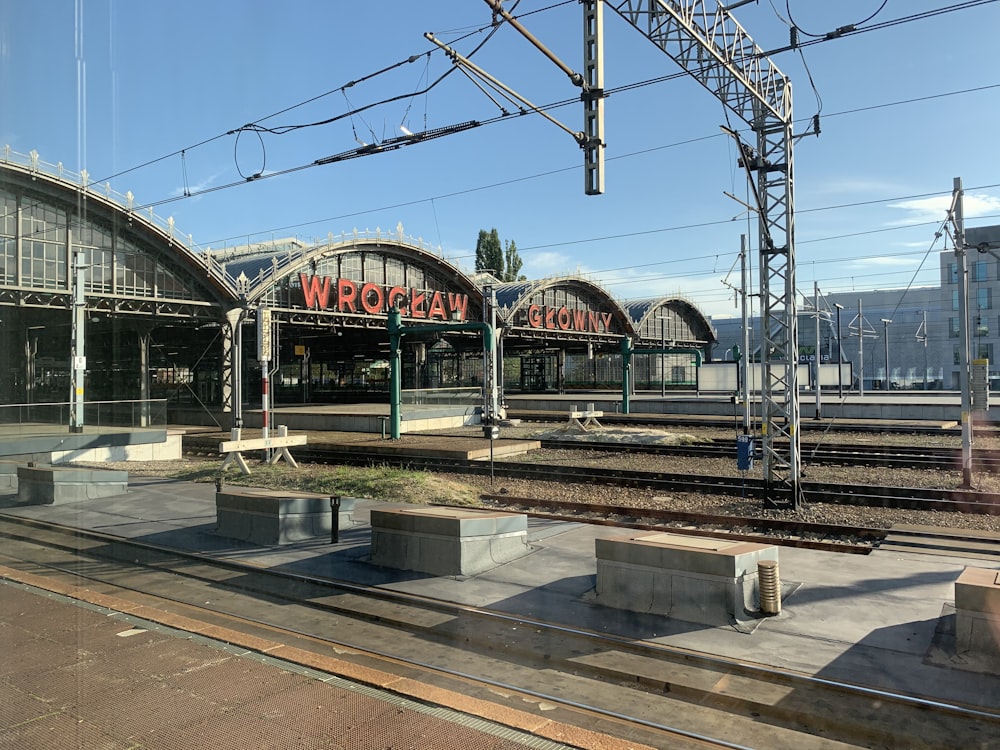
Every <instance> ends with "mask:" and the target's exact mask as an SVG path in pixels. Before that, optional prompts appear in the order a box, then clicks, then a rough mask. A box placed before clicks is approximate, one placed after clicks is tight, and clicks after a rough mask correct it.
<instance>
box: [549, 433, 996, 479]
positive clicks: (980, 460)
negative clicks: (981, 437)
mask: <svg viewBox="0 0 1000 750" xmlns="http://www.w3.org/2000/svg"><path fill="white" fill-rule="evenodd" d="M541 444H542V447H543V448H548V449H551V450H567V451H573V450H593V451H605V452H620V453H642V454H648V455H655V456H693V457H699V458H729V459H732V460H734V461H735V460H736V441H735V439H734V440H719V439H716V440H712V441H710V442H706V443H694V444H690V445H643V444H639V443H632V444H621V443H598V442H590V441H580V440H542V441H541ZM779 447H780V443H779ZM800 450H801V455H802V460H803V462H804V463H805V464H807V465H808V464H828V465H830V464H832V465H839V466H886V467H892V468H904V469H929V470H938V471H947V470H951V469H954V468H955V467H956V466H961V461H962V450H961V449H960V448H940V447H937V448H935V447H924V446H900V445H892V446H876V445H871V444H858V443H806V442H803V443H802V444H801V446H800ZM757 458H758V459H760V450H759V445H758V450H757ZM973 469H974V470H975V471H977V472H989V473H1000V454H998V453H997V452H996V451H982V450H979V451H976V452H975V453H974V454H973Z"/></svg>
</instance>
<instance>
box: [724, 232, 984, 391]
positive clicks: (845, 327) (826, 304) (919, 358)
mask: <svg viewBox="0 0 1000 750" xmlns="http://www.w3.org/2000/svg"><path fill="white" fill-rule="evenodd" d="M938 261H939V264H940V271H941V283H940V285H939V286H927V287H911V288H909V289H872V290H863V291H856V292H837V293H835V294H826V295H821V297H820V301H819V307H820V315H821V320H820V342H819V350H820V358H821V361H823V362H830V363H833V362H836V361H837V352H838V346H837V338H838V337H837V307H836V305H837V304H840V305H843V309H841V310H840V339H841V340H840V347H839V350H840V351H841V352H842V357H843V361H844V362H850V363H851V365H852V370H853V373H854V380H855V382H854V387H857V379H858V378H859V377H862V376H863V377H864V382H865V388H866V389H869V388H880V387H881V386H882V382H883V381H884V379H885V377H886V361H885V360H886V334H888V344H889V346H888V353H889V379H890V383H891V385H892V387H893V388H904V389H911V388H912V389H924V388H925V387H926V388H927V389H931V390H940V389H944V390H958V388H959V381H958V371H959V341H960V339H959V325H958V322H959V316H958V307H959V299H958V283H957V282H958V266H957V263H956V261H955V254H954V252H952V251H945V252H941V253H939V254H938ZM968 267H969V319H970V329H969V333H970V338H971V343H972V347H971V357H972V359H987V360H989V362H990V381H991V383H993V384H994V386H995V387H1000V367H997V365H996V364H995V361H996V357H995V351H996V350H997V349H998V348H1000V313H998V311H997V310H996V309H995V308H994V304H995V303H996V302H998V301H1000V262H998V261H997V259H996V258H994V257H993V256H992V255H983V254H979V253H976V252H975V251H972V252H971V253H970V255H969V262H968ZM813 302H814V300H813V297H812V296H811V295H806V296H804V298H803V299H801V300H800V302H799V315H798V328H799V354H800V361H803V360H808V359H809V358H810V356H811V355H813V354H814V352H815V347H816V322H815V321H816V316H815V311H814V305H813ZM859 310H860V313H859ZM859 314H860V315H861V316H863V323H860V322H859ZM884 320H891V321H892V322H891V323H888V324H886V323H884V322H883V321H884ZM712 325H713V326H714V327H715V329H716V332H717V336H718V339H717V342H716V349H715V351H714V355H713V358H714V359H716V360H725V359H732V356H731V354H729V353H730V352H731V351H732V347H733V346H734V345H741V341H742V338H741V322H740V320H739V319H738V318H720V317H713V318H712ZM750 326H751V332H752V335H751V347H750V350H751V352H756V350H757V346H758V343H757V340H758V339H759V326H760V320H759V318H757V317H754V318H752V319H751V321H750ZM862 330H863V331H864V338H863V341H862V340H861V339H860V338H859V334H860V333H861V331H862ZM862 359H863V361H864V371H863V373H862V370H861V364H862Z"/></svg>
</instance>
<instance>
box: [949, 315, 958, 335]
mask: <svg viewBox="0 0 1000 750" xmlns="http://www.w3.org/2000/svg"><path fill="white" fill-rule="evenodd" d="M958 333H959V331H958V318H948V336H949V337H950V338H953V339H957V338H958Z"/></svg>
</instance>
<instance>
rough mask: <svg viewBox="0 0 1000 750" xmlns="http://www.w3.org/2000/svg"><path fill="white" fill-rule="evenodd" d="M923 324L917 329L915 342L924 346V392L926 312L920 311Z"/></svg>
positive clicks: (925, 389) (925, 378)
mask: <svg viewBox="0 0 1000 750" xmlns="http://www.w3.org/2000/svg"><path fill="white" fill-rule="evenodd" d="M921 315H922V316H923V322H922V323H921V324H920V327H919V328H917V341H918V342H919V343H922V344H923V345H924V392H926V391H927V311H926V310H923V311H921Z"/></svg>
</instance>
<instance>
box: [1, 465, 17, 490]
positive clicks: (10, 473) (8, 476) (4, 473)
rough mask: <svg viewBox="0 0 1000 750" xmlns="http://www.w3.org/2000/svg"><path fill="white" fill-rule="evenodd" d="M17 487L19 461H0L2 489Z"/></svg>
mask: <svg viewBox="0 0 1000 750" xmlns="http://www.w3.org/2000/svg"><path fill="white" fill-rule="evenodd" d="M16 489H17V462H15V461H0V490H16Z"/></svg>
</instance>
